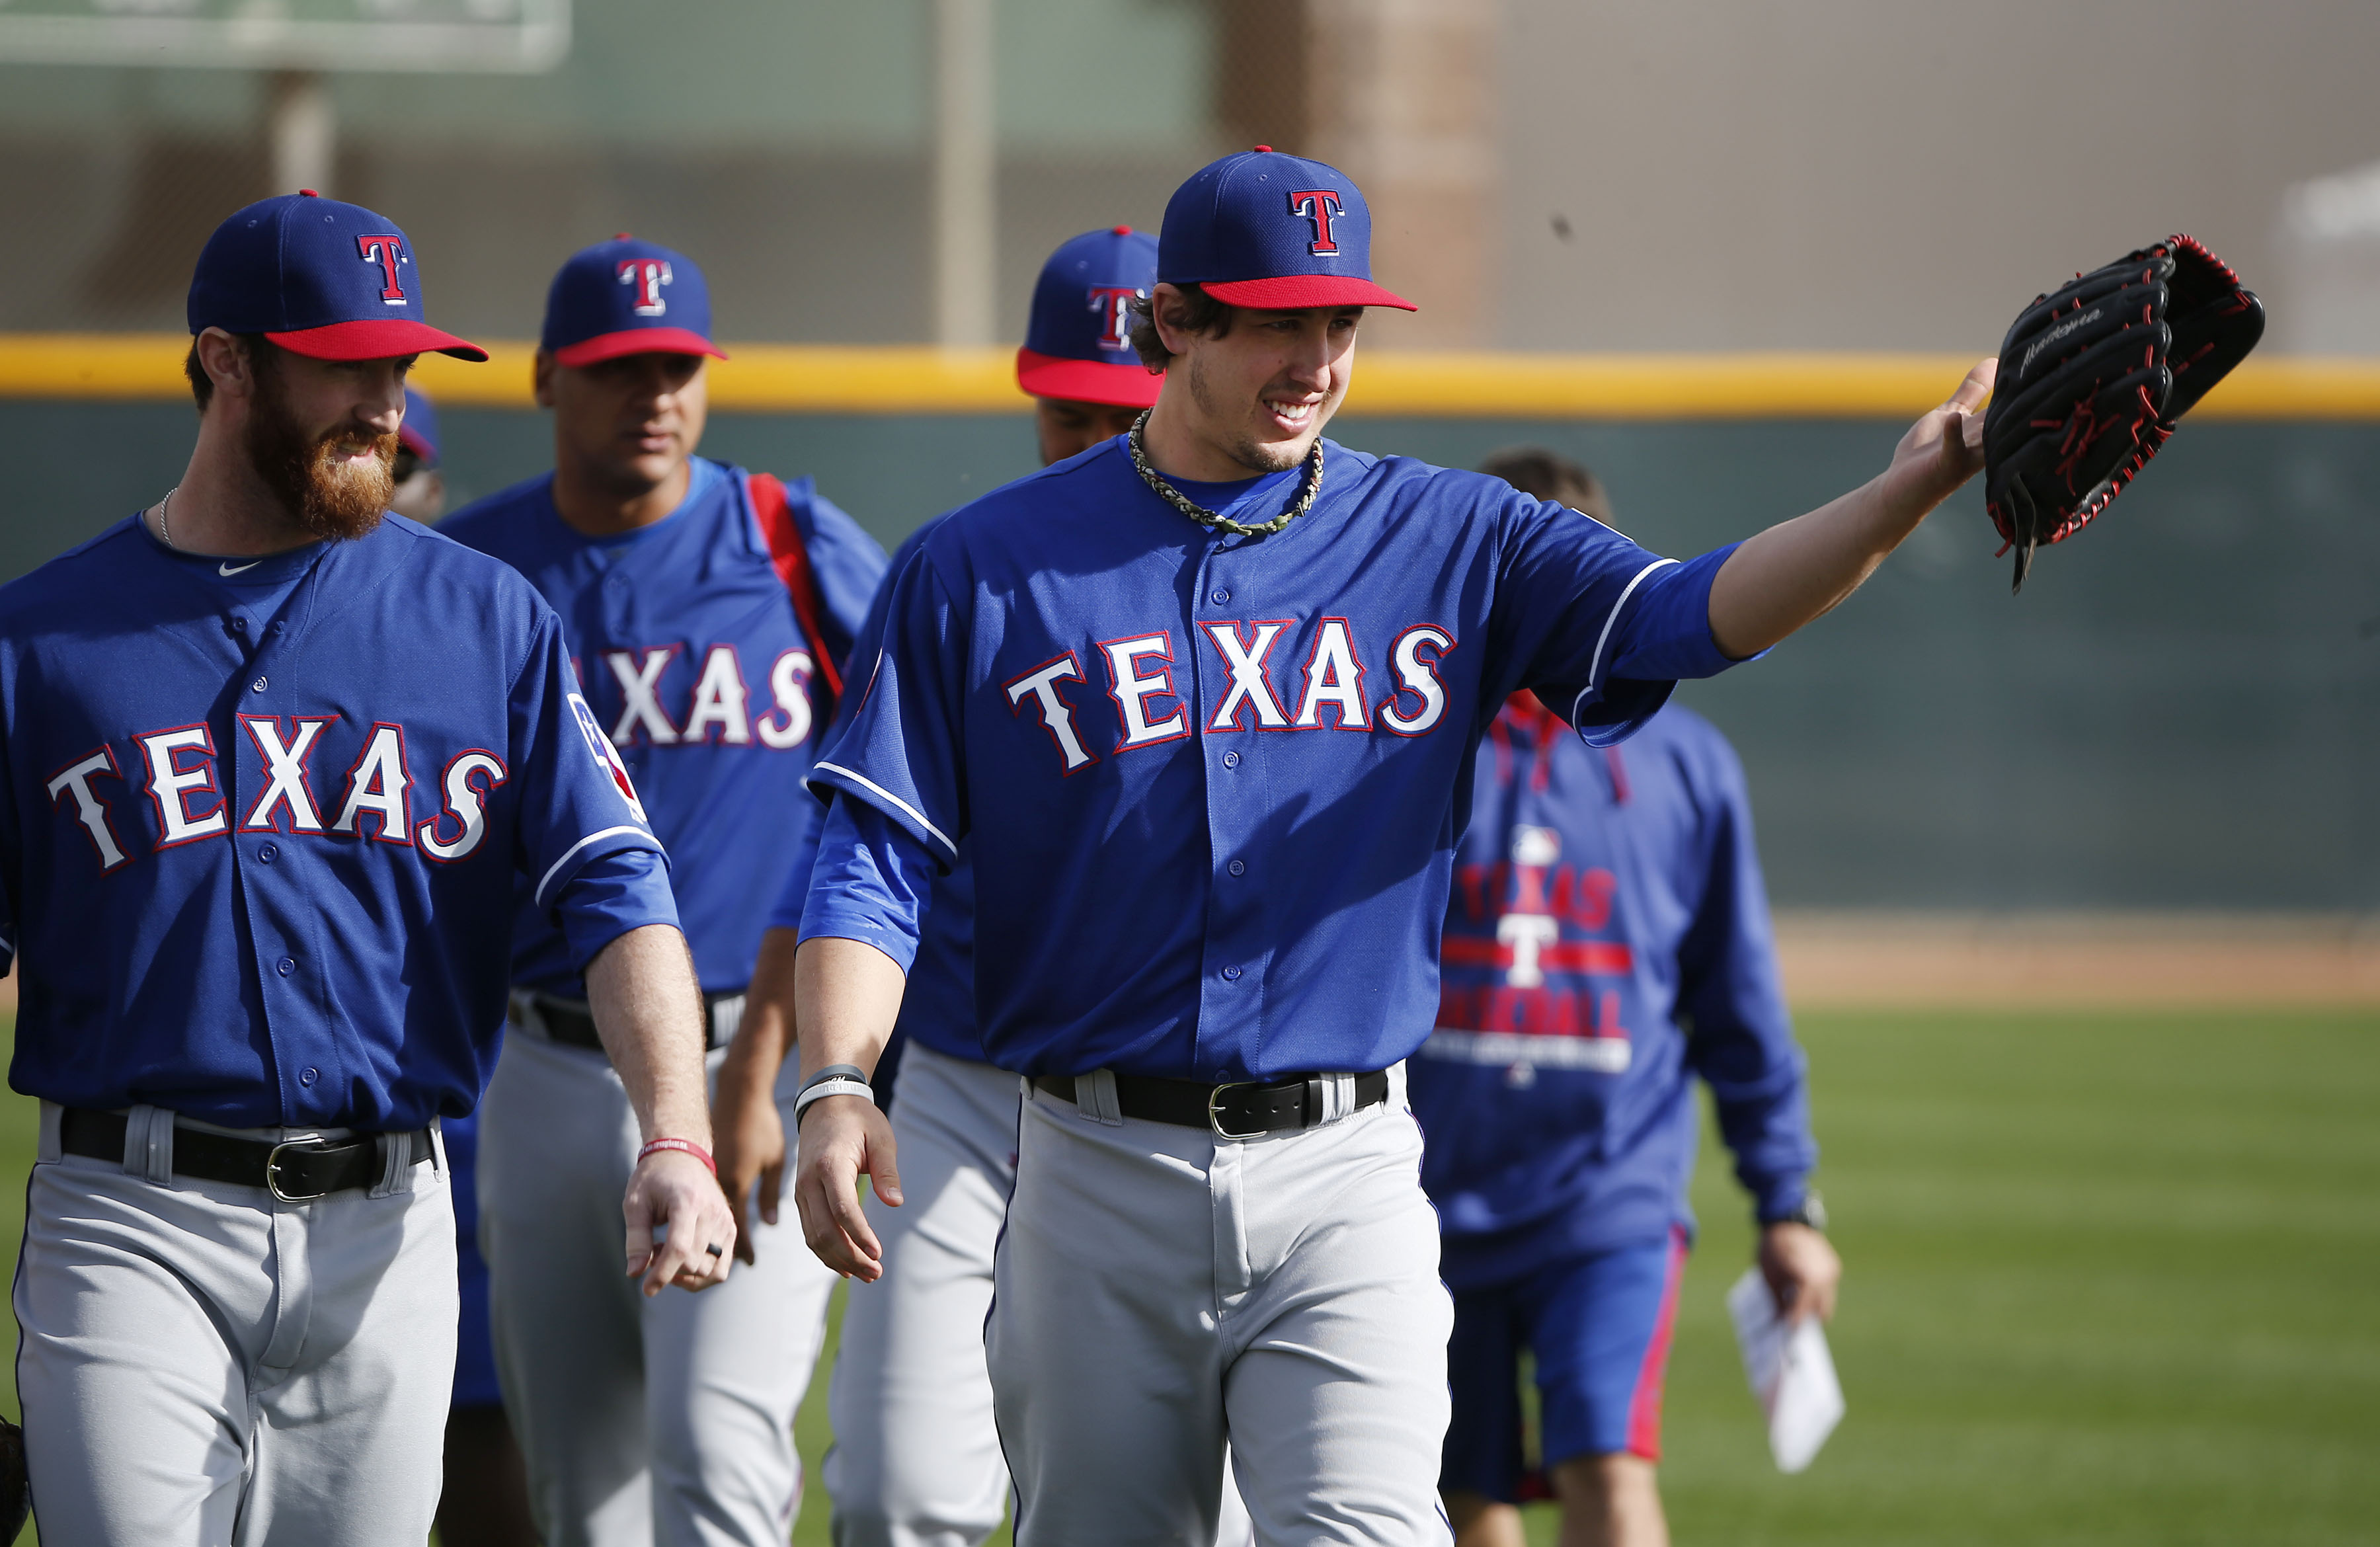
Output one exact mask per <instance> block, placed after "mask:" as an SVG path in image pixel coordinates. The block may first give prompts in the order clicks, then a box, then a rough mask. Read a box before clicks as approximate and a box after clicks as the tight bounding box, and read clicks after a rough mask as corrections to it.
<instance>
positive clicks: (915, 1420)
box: [821, 1041, 1251, 1547]
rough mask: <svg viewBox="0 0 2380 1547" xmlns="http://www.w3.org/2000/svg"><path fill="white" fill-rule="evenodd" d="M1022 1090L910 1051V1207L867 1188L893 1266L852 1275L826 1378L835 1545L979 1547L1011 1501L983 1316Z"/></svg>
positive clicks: (1226, 1493)
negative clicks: (867, 1278) (868, 1276)
mask: <svg viewBox="0 0 2380 1547" xmlns="http://www.w3.org/2000/svg"><path fill="white" fill-rule="evenodd" d="M1017 1088H1018V1081H1017V1078H1016V1077H1015V1076H1014V1075H1013V1074H1003V1073H1002V1072H1001V1071H1000V1070H998V1069H995V1068H993V1067H991V1066H990V1065H988V1064H981V1063H977V1062H976V1061H974V1060H972V1059H965V1058H953V1057H951V1056H949V1055H948V1054H941V1053H936V1052H935V1051H934V1050H933V1049H931V1048H929V1047H923V1046H920V1045H919V1044H918V1043H917V1042H914V1041H913V1042H911V1043H909V1044H908V1046H907V1047H906V1048H905V1050H904V1051H903V1052H902V1054H901V1074H900V1082H899V1085H898V1087H897V1090H898V1095H897V1098H896V1099H895V1100H894V1102H893V1103H892V1134H893V1138H894V1140H895V1141H896V1144H897V1146H898V1151H897V1152H898V1154H899V1156H900V1164H901V1189H902V1193H903V1196H905V1198H907V1199H908V1201H907V1202H906V1203H905V1204H903V1205H902V1206H901V1207H900V1208H897V1209H888V1208H886V1207H885V1206H884V1205H883V1204H881V1203H880V1202H878V1201H877V1200H876V1197H875V1194H874V1193H873V1192H872V1191H863V1194H862V1197H863V1199H864V1200H865V1203H866V1207H867V1209H868V1224H870V1225H872V1226H873V1227H874V1228H875V1231H876V1238H877V1240H878V1241H879V1242H880V1243H881V1244H882V1246H883V1248H884V1276H883V1277H882V1278H880V1279H879V1280H877V1281H876V1282H875V1283H874V1284H860V1283H857V1282H856V1281H855V1282H854V1283H853V1284H852V1285H851V1289H850V1294H849V1297H848V1298H846V1299H845V1300H844V1309H843V1341H842V1344H841V1346H840V1347H839V1348H838V1350H837V1351H836V1354H835V1362H834V1375H833V1379H832V1385H830V1386H829V1388H828V1396H827V1411H828V1414H829V1416H830V1417H831V1418H832V1419H833V1422H834V1448H833V1449H832V1450H831V1451H829V1452H828V1453H827V1456H826V1464H825V1466H824V1467H823V1468H821V1470H822V1472H823V1474H824V1476H825V1480H826V1487H827V1492H828V1493H829V1494H831V1495H832V1497H833V1499H834V1527H833V1530H834V1541H835V1547H978V1544H980V1543H981V1542H982V1541H984V1539H985V1538H987V1537H989V1536H990V1535H991V1533H992V1532H993V1531H994V1530H995V1529H998V1528H999V1526H1000V1521H1001V1517H1002V1514H1003V1513H1004V1512H1005V1511H1006V1508H1007V1504H1008V1464H1007V1462H1006V1461H1005V1460H1004V1459H1003V1458H1002V1456H1001V1453H1000V1433H999V1431H998V1429H997V1427H996V1426H995V1424H994V1421H993V1417H992V1395H991V1376H990V1371H989V1370H986V1368H985V1366H984V1352H983V1322H984V1314H985V1312H987V1311H988V1310H990V1309H991V1289H992V1266H993V1252H994V1249H995V1248H996V1247H997V1246H998V1244H999V1241H1000V1227H1001V1221H1002V1218H1003V1217H1004V1216H1005V1215H1006V1214H1007V1212H1008V1195H1009V1191H1010V1189H1011V1188H1013V1187H1014V1184H1015V1180H1016V1119H1017ZM863 1187H864V1184H863ZM1228 1464H1229V1463H1228V1459H1227V1461H1226V1467H1227V1470H1226V1473H1225V1477H1224V1480H1223V1482H1222V1484H1221V1487H1220V1495H1221V1500H1222V1523H1221V1525H1220V1528H1219V1529H1218V1531H1217V1532H1216V1534H1215V1536H1214V1537H1213V1538H1212V1539H1211V1540H1212V1541H1215V1542H1216V1543H1217V1547H1242V1544H1245V1543H1246V1542H1248V1541H1250V1540H1251V1538H1250V1536H1249V1524H1248V1516H1247V1509H1246V1506H1245V1505H1244V1504H1241V1502H1240V1496H1239V1491H1238V1490H1237V1489H1236V1488H1234V1487H1233V1485H1232V1482H1231V1479H1230V1476H1229V1472H1228Z"/></svg>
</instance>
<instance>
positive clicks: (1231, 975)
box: [1223, 967, 1240, 983]
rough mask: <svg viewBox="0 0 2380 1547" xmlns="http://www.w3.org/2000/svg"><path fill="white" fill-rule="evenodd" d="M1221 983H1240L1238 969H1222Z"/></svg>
mask: <svg viewBox="0 0 2380 1547" xmlns="http://www.w3.org/2000/svg"><path fill="white" fill-rule="evenodd" d="M1223 981H1225V982H1227V983H1236V982H1238V981H1240V969H1239V968H1236V967H1227V968H1223Z"/></svg>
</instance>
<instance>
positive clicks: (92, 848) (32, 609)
mask: <svg viewBox="0 0 2380 1547" xmlns="http://www.w3.org/2000/svg"><path fill="white" fill-rule="evenodd" d="M0 737H5V738H6V747H5V757H0V778H5V780H6V786H5V788H0V884H5V892H6V898H5V902H6V916H5V918H0V928H5V931H6V947H7V949H8V950H9V952H10V953H12V954H13V955H14V956H15V958H16V965H17V970H18V974H19V978H20V981H21V984H22V988H21V998H20V1000H19V1002H18V1015H17V1049H16V1057H15V1061H14V1063H13V1065H12V1066H11V1067H10V1071H9V1082H10V1084H12V1085H13V1086H14V1087H15V1088H16V1089H17V1090H20V1091H23V1092H25V1093H27V1094H29V1095H35V1096H41V1097H45V1098H47V1099H48V1100H51V1101H55V1102H63V1103H65V1104H67V1105H69V1106H82V1107H103V1108H116V1107H124V1106H128V1105H131V1104H133V1103H135V1102H140V1103H147V1104H151V1105H155V1106H162V1107H167V1108H170V1109H172V1110H173V1111H175V1112H177V1113H180V1114H182V1115H185V1116H189V1117H196V1118H200V1119H203V1120H205V1121H208V1122H213V1123H221V1124H225V1125H228V1126H232V1127H265V1126H272V1125H283V1124H287V1125H299V1124H307V1125H315V1124H319V1125H340V1126H345V1127H356V1128H363V1129H397V1128H407V1127H418V1126H419V1125H420V1124H422V1123H425V1122H427V1121H428V1120H429V1119H430V1118H431V1117H432V1116H435V1115H442V1114H443V1115H449V1116H456V1115H462V1114H464V1113H466V1112H468V1111H470V1110H471V1108H472V1107H473V1106H474V1105H475V1104H476V1103H477V1102H478V1101H479V1097H480V1088H481V1087H482V1085H483V1084H484V1083H485V1081H486V1077H487V1074H488V1071H489V1069H490V1068H491V1066H492V1064H493V1062H494V1058H495V1054H496V1046H497V1039H498V1036H499V1033H500V1031H501V1029H502V1026H503V1022H504V984H505V979H506V976H507V966H508V957H509V945H510V941H511V935H512V928H511V925H512V913H513V892H514V878H515V877H516V876H518V877H519V878H520V885H521V889H522V891H523V893H524V894H525V895H527V896H528V897H529V898H530V899H531V901H532V904H533V906H534V907H537V908H538V909H539V910H540V914H541V916H543V917H544V918H546V919H547V920H557V919H558V920H559V927H560V928H561V930H562V932H564V933H565V936H566V937H567V938H568V940H569V948H570V949H571V950H572V952H573V954H574V955H575V956H577V957H578V958H579V959H581V960H584V959H586V958H588V957H591V956H593V955H594V953H595V951H596V950H598V949H600V948H601V946H602V945H603V944H607V943H608V942H609V941H610V940H611V939H612V938H613V937H614V936H616V935H617V934H619V933H622V932H625V931H626V930H628V929H633V928H636V927H637V926H639V925H643V924H649V923H667V924H674V923H675V922H676V921H677V914H676V909H675V907H674V905H673V904H672V902H671V900H670V894H669V886H668V877H667V869H666V864H665V861H664V860H663V859H662V854H661V846H660V844H659V842H658V841H657V840H656V839H655V837H654V835H653V834H652V831H651V829H650V827H649V826H648V825H647V823H646V821H645V815H644V811H643V809H642V808H641V807H640V806H639V805H638V804H637V798H636V791H635V787H634V786H633V785H632V784H631V782H630V781H629V778H628V775H627V774H626V771H625V769H623V768H622V767H621V766H620V764H619V761H618V760H617V758H616V757H614V756H613V751H612V749H611V746H610V745H609V743H607V742H606V741H605V740H604V737H603V734H602V729H601V726H600V725H598V724H597V722H596V720H595V717H594V715H593V714H592V713H591V712H590V711H589V708H588V706H587V703H586V700H584V698H582V697H581V696H580V694H579V692H578V690H577V683H576V682H575V681H574V680H573V678H572V676H571V675H570V662H569V657H568V654H567V652H566V651H565V648H564V645H563V639H562V627H561V623H560V620H559V619H557V618H556V617H555V616H554V614H553V609H552V608H550V607H548V606H547V605H546V604H545V603H544V602H543V601H542V600H540V598H539V597H538V595H537V593H536V592H535V591H532V590H531V589H530V588H529V586H528V583H527V582H526V581H524V580H522V579H521V578H520V577H519V576H518V575H516V574H515V573H514V572H513V571H512V570H510V569H508V568H506V567H504V566H502V565H500V564H497V563H495V562H494V561H492V560H491V559H489V558H487V557H486V556H485V555H483V554H475V553H473V552H471V551H470V550H469V549H468V548H465V547H463V546H462V545H460V544H459V543H455V542H448V541H447V540H446V539H445V538H443V537H442V536H440V535H438V534H437V533H435V532H432V531H431V530H428V529H426V528H423V527H419V526H417V525H415V524H414V523H412V522H410V521H407V520H405V519H403V518H399V517H395V516H391V517H388V518H385V519H384V520H383V522H382V523H381V525H380V526H379V527H378V528H377V529H376V530H373V531H372V532H371V533H370V535H368V536H365V537H363V538H360V539H358V540H356V541H353V542H325V543H316V544H312V545H310V546H308V547H305V548H301V549H298V550H297V551H295V552H292V553H287V554H276V555H273V556H272V557H269V558H265V559H261V560H255V561H251V562H249V563H247V564H240V563H237V562H236V561H232V560H217V559H214V558H207V557H197V556H192V555H188V554H177V553H175V552H173V551H171V550H168V549H167V548H165V547H164V545H163V544H161V543H159V542H157V540H156V539H155V538H154V537H153V536H152V535H151V533H150V532H149V530H148V528H147V527H146V525H145V524H143V522H142V521H141V519H140V518H139V517H134V518H129V519H128V520H126V521H123V522H121V523H119V524H118V525H116V526H115V527H112V528H110V529H109V530H107V531H105V532H103V533H102V534H101V535H100V536H98V537H96V538H94V539H92V540H91V542H86V543H84V544H83V545H82V546H80V547H79V548H76V549H74V550H72V551H70V552H68V553H67V554H65V555H63V556H62V557H59V558H57V559H55V560H53V561H52V562H50V563H49V564H46V565H44V566H42V567H41V568H39V569H37V570H35V571H34V572H33V573H32V574H30V575H28V576H26V577H24V578H23V579H19V580H18V581H16V582H14V583H13V584H11V585H9V586H7V587H6V588H0Z"/></svg>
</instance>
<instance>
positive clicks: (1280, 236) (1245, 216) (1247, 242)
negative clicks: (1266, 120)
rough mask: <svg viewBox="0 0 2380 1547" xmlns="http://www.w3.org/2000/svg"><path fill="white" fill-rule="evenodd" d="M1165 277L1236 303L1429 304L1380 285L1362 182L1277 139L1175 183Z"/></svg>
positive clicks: (1278, 307)
mask: <svg viewBox="0 0 2380 1547" xmlns="http://www.w3.org/2000/svg"><path fill="white" fill-rule="evenodd" d="M1157 277H1158V278H1159V279H1160V280H1162V281H1164V282H1165V283H1166V284H1168V285H1198V286H1204V287H1205V289H1206V291H1207V293H1208V295H1210V296H1212V297H1214V298H1216V299H1217V300H1219V301H1222V302H1224V303H1226V304H1228V305H1231V306H1254V307H1262V308H1265V309H1267V310H1269V311H1291V310H1295V309H1298V308H1303V307H1310V306H1393V307H1397V308H1399V309H1401V310H1403V311H1420V310H1421V309H1420V308H1419V307H1417V306H1415V305H1414V303H1413V302H1411V301H1409V300H1407V299H1405V298H1403V296H1400V295H1395V294H1393V293H1391V292H1390V291H1387V290H1383V289H1382V288H1380V287H1379V286H1377V285H1375V284H1373V283H1372V211H1371V207H1370V206H1369V205H1367V204H1366V203H1365V202H1364V195H1363V192H1362V191H1361V190H1360V189H1357V188H1356V187H1355V180H1354V178H1353V177H1348V176H1347V175H1346V174H1345V173H1343V172H1341V171H1340V170H1339V169H1338V168H1336V167H1334V166H1330V165H1326V164H1323V163H1321V162H1318V161H1307V160H1305V158H1304V157H1302V156H1293V155H1284V154H1283V153H1282V152H1279V151H1276V150H1274V149H1273V148H1272V147H1271V146H1269V145H1259V146H1257V148H1256V149H1255V150H1253V151H1244V152H1240V153H1239V154H1238V155H1231V156H1225V157H1224V158H1223V159H1222V160H1220V161H1218V162H1211V163H1209V164H1207V165H1206V166H1203V167H1200V168H1199V169H1198V171H1197V172H1196V173H1195V174H1193V175H1192V177H1191V178H1190V180H1189V181H1188V182H1186V183H1184V184H1183V185H1182V186H1181V187H1180V188H1178V189H1174V190H1173V197H1172V199H1171V200H1170V201H1167V203H1166V206H1165V231H1164V235H1163V236H1162V237H1161V238H1160V240H1159V242H1158V250H1157Z"/></svg>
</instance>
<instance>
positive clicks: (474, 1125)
mask: <svg viewBox="0 0 2380 1547" xmlns="http://www.w3.org/2000/svg"><path fill="white" fill-rule="evenodd" d="M438 464H439V455H438V416H437V411H436V410H435V409H434V408H432V407H431V402H430V397H429V395H428V394H426V393H424V392H423V391H422V390H421V389H420V388H419V387H417V386H415V385H413V384H411V383H409V382H408V383H407V384H406V388H405V422H404V423H402V424H400V425H398V426H397V431H396V462H395V467H394V468H393V469H391V474H390V476H391V477H392V479H393V480H394V481H395V485H396V491H395V493H393V494H391V495H390V496H389V501H388V507H389V508H390V509H391V510H393V511H395V513H396V514H398V515H400V516H405V517H409V518H412V519H414V520H416V521H421V522H425V523H427V522H432V521H435V520H437V519H438V518H439V515H440V514H441V513H442V512H443V510H444V509H445V506H446V483H445V480H444V479H443V477H442V476H441V475H440V473H439V466H438ZM439 1138H440V1140H441V1143H442V1147H443V1149H444V1151H445V1154H446V1178H447V1190H448V1192H449V1193H450V1194H451V1195H452V1197H453V1198H454V1200H455V1276H456V1278H457V1280H458V1283H459V1286H460V1288H461V1291H462V1298H463V1314H462V1319H461V1321H460V1322H459V1323H458V1324H457V1326H456V1328H455V1395H454V1402H453V1406H452V1407H449V1408H448V1409H447V1413H446V1452H445V1486H444V1489H443V1491H442V1492H440V1493H439V1495H438V1540H439V1541H442V1542H443V1543H444V1544H445V1547H537V1527H536V1526H535V1525H534V1524H533V1523H532V1522H531V1520H530V1519H529V1512H528V1475H527V1473H526V1472H524V1471H523V1469H522V1467H521V1454H520V1444H519V1443H518V1442H516V1440H515V1439H514V1438H513V1430H512V1424H511V1423H510V1422H509V1421H508V1420H507V1419H505V1418H504V1394H503V1393H502V1392H501V1391H500V1390H499V1389H498V1387H497V1384H496V1353H495V1346H494V1344H493V1343H492V1334H491V1333H490V1331H489V1327H488V1263H487V1260H486V1259H485V1258H483V1257H481V1256H480V1199H479V1153H480V1118H479V1114H478V1113H476V1112H474V1113H472V1114H470V1115H468V1116H463V1117H450V1118H447V1119H445V1120H444V1121H443V1122H442V1123H440V1124H439Z"/></svg>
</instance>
